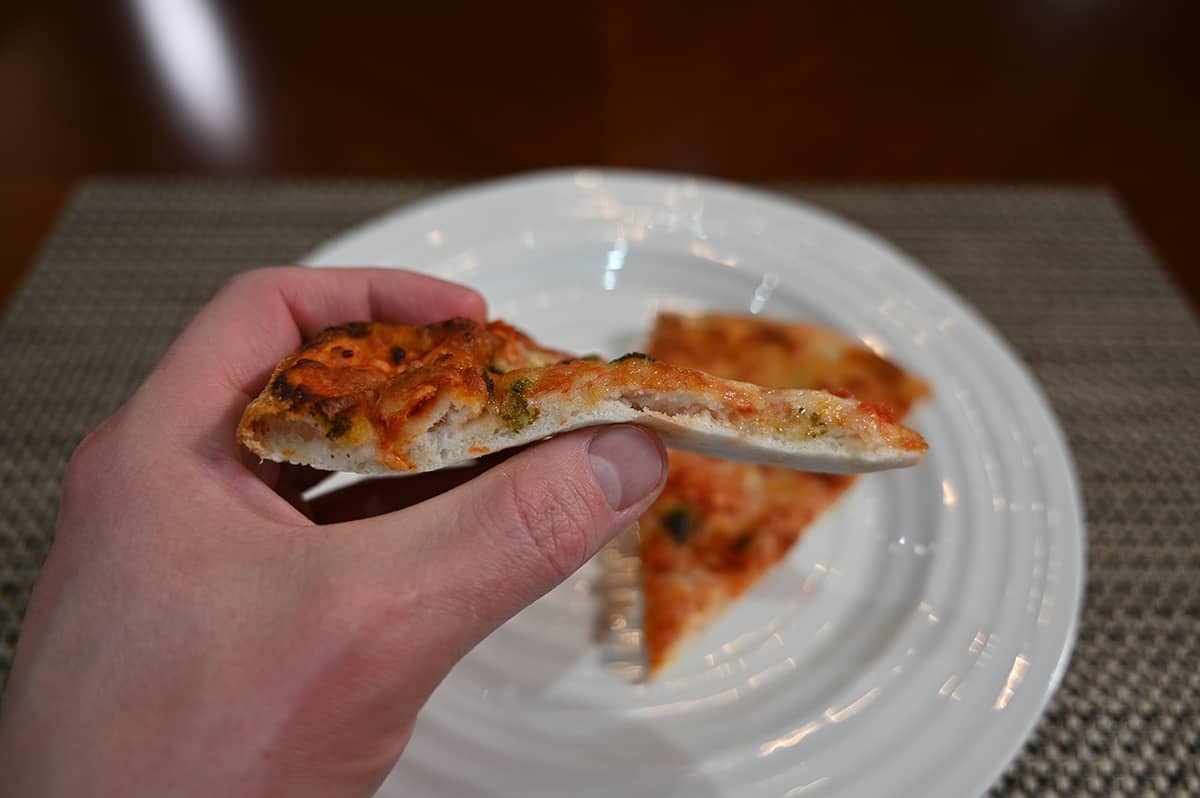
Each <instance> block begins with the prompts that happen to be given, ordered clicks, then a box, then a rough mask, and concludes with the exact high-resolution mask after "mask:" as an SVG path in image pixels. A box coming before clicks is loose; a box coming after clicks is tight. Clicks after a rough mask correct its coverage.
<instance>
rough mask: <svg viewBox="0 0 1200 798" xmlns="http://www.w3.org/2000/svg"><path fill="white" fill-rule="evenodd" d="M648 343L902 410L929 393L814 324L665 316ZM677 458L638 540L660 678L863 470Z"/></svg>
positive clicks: (763, 377)
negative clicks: (817, 469) (831, 470)
mask: <svg viewBox="0 0 1200 798" xmlns="http://www.w3.org/2000/svg"><path fill="white" fill-rule="evenodd" d="M649 352H650V354H651V355H653V356H654V357H656V358H660V359H661V360H663V361H665V362H670V363H672V364H674V365H678V366H684V367H688V368H696V369H703V370H705V371H707V372H711V373H713V374H715V375H718V376H720V377H724V378H729V379H736V380H748V381H753V382H756V383H760V384H762V385H766V386H773V387H777V388H809V389H822V390H828V391H839V392H848V393H850V394H853V395H854V396H856V397H858V398H859V399H862V400H865V401H866V402H869V403H873V404H877V405H881V406H884V407H887V408H890V409H891V411H892V412H894V413H895V414H896V415H897V416H903V415H904V414H905V413H907V412H908V410H909V408H910V407H912V405H913V404H915V403H916V402H917V401H919V400H920V399H921V398H922V397H924V396H926V395H927V394H928V393H929V389H928V387H927V386H926V385H925V384H924V383H923V382H921V380H919V379H917V378H916V377H914V376H912V375H911V374H908V373H906V372H905V371H903V370H902V369H900V368H899V367H897V366H896V365H894V364H892V363H889V362H888V361H887V360H885V359H884V358H882V357H880V356H878V355H876V354H875V353H874V352H872V351H870V350H869V349H867V348H865V347H863V346H862V345H860V344H858V343H857V342H854V341H851V340H849V339H847V338H846V337H845V336H843V335H840V334H839V333H836V332H833V331H831V330H827V329H824V328H820V327H815V326H811V325H800V324H781V323H777V322H772V321H767V320H764V319H759V318H742V317H736V316H720V315H706V316H691V317H686V316H679V315H673V314H663V315H661V316H660V317H659V319H658V323H657V325H656V327H655V330H654V333H653V337H652V340H651V343H650V346H649ZM670 459H671V464H670V471H669V473H668V476H667V483H666V487H665V488H664V489H663V492H662V495H661V496H660V497H659V499H658V500H657V501H656V502H655V503H654V505H653V506H651V508H650V509H649V510H648V511H647V512H646V513H645V514H644V515H643V517H642V519H641V532H640V542H639V549H640V556H641V560H642V590H643V599H644V614H643V621H642V629H643V640H644V649H645V654H646V662H647V666H648V669H649V671H650V674H651V675H652V676H653V675H654V674H655V673H657V672H659V671H660V670H662V668H663V667H665V666H666V665H667V664H669V663H670V662H671V661H672V660H673V659H674V658H675V657H676V656H677V654H678V653H679V651H680V650H681V649H682V648H683V647H685V646H686V645H687V643H688V641H689V640H691V639H694V638H695V637H696V636H697V635H698V634H699V633H701V632H702V631H703V630H704V629H705V628H706V627H707V626H708V625H709V623H710V622H711V621H712V620H713V619H714V618H715V617H716V616H717V615H718V614H719V613H720V612H721V611H722V610H723V609H724V608H725V607H726V606H728V605H729V603H730V602H732V601H733V600H734V599H736V598H737V597H738V596H739V595H741V594H742V593H744V592H745V591H746V590H747V589H748V588H749V587H750V586H751V585H753V584H754V583H755V582H756V581H758V579H759V578H761V577H762V576H763V575H764V574H765V573H766V572H767V571H768V570H769V569H770V568H771V567H772V566H773V565H775V564H776V563H777V562H779V561H780V560H782V559H783V558H784V556H786V555H787V553H788V551H789V550H790V549H791V547H792V545H793V544H794V543H795V542H796V540H797V539H798V538H799V537H800V535H801V533H802V532H803V531H804V529H805V528H806V527H807V526H808V525H809V524H810V523H811V522H812V521H813V520H815V519H816V518H817V517H818V516H819V515H820V514H821V513H822V512H824V511H825V510H826V509H828V508H829V507H830V506H831V505H832V504H833V503H834V502H835V501H836V500H837V498H838V497H839V496H841V495H842V494H843V493H845V491H846V490H847V489H848V488H849V487H850V485H851V484H852V482H853V480H854V477H852V476H849V475H847V474H829V473H811V472H805V471H795V470H790V469H782V468H773V467H771V466H768V465H761V464H753V463H743V462H731V461H728V460H718V459H714V458H711V457H704V456H702V455H697V454H694V453H691V452H684V451H675V450H673V451H671V452H670Z"/></svg>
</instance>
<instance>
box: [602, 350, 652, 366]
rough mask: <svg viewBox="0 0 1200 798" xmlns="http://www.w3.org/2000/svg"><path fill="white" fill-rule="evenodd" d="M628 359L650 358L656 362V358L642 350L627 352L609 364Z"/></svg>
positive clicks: (649, 359)
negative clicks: (643, 352)
mask: <svg viewBox="0 0 1200 798" xmlns="http://www.w3.org/2000/svg"><path fill="white" fill-rule="evenodd" d="M586 359H587V358H585V360H586ZM627 360H648V361H650V362H654V358H652V357H650V356H649V355H645V354H642V353H641V352H627V353H625V354H623V355H621V356H620V357H619V358H616V359H615V360H610V361H609V364H610V365H616V364H617V363H624V362H625V361H627Z"/></svg>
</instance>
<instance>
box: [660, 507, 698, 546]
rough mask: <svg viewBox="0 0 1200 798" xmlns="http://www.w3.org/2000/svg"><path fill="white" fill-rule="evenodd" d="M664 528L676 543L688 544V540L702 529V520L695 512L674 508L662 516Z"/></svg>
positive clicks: (684, 508)
mask: <svg viewBox="0 0 1200 798" xmlns="http://www.w3.org/2000/svg"><path fill="white" fill-rule="evenodd" d="M662 523H663V528H664V529H666V530H667V534H668V535H670V536H671V540H673V541H675V542H676V543H686V542H687V539H688V538H690V537H691V536H692V534H693V533H694V532H696V530H698V529H699V528H700V520H699V518H697V517H696V513H695V511H694V510H690V509H689V508H687V507H683V506H679V507H672V508H671V509H669V510H667V511H666V512H664V513H663V515H662Z"/></svg>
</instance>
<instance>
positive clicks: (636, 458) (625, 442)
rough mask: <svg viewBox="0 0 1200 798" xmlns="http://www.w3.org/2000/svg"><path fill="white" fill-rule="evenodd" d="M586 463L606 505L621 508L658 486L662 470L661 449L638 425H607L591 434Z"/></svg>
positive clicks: (635, 502)
mask: <svg viewBox="0 0 1200 798" xmlns="http://www.w3.org/2000/svg"><path fill="white" fill-rule="evenodd" d="M588 464H589V465H590V466H591V468H592V476H593V477H595V479H596V484H597V485H599V486H600V490H601V491H603V492H604V498H605V500H606V501H607V502H608V506H609V507H611V508H613V509H614V510H624V509H625V508H626V507H630V506H632V505H634V504H637V503H638V502H639V501H640V500H642V499H643V498H645V496H646V494H648V493H650V491H652V490H654V489H655V488H656V487H658V483H659V481H660V480H661V479H662V474H663V465H664V464H663V455H662V449H661V448H660V447H659V445H658V442H657V441H656V440H655V439H654V437H653V436H652V435H651V434H650V433H649V432H646V431H645V430H643V429H641V428H639V427H609V428H606V429H603V430H601V431H600V432H599V433H598V434H597V435H596V437H594V438H592V442H591V444H590V445H589V446H588Z"/></svg>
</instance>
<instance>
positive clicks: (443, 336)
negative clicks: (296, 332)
mask: <svg viewBox="0 0 1200 798" xmlns="http://www.w3.org/2000/svg"><path fill="white" fill-rule="evenodd" d="M617 422H631V423H636V424H642V425H644V426H647V427H649V428H651V429H653V430H655V431H656V432H658V433H660V434H661V435H662V437H663V440H664V442H665V443H666V444H667V445H668V446H672V447H676V448H679V449H686V450H691V451H697V452H704V453H709V454H717V455H720V456H722V457H728V458H735V459H741V460H747V461H752V462H762V463H772V464H776V465H784V466H788V467H791V468H806V469H815V470H821V471H839V472H849V471H874V470H878V469H882V468H894V467H898V466H906V465H912V464H913V463H916V462H917V461H919V460H920V459H921V457H922V456H923V455H924V453H925V441H924V440H923V439H922V438H921V436H920V435H918V434H917V433H915V432H913V431H912V430H910V429H908V428H907V427H904V426H903V425H901V424H899V423H898V422H897V421H896V420H895V418H894V417H893V416H892V414H891V411H890V410H888V409H887V408H886V407H883V406H880V405H874V404H871V403H869V402H861V401H858V400H856V399H850V398H846V397H844V396H836V395H834V394H831V393H826V392H823V391H794V390H775V389H767V388H762V387H760V386H756V385H751V384H749V383H744V382H735V381H732V380H725V379H719V378H717V377H713V376H711V375H709V374H705V373H703V372H701V371H698V370H696V369H692V368H686V367H681V366H676V365H670V364H667V363H662V362H658V361H656V360H654V359H652V358H649V357H647V356H645V355H641V354H636V353H634V354H630V355H626V356H624V357H620V358H617V359H616V360H613V361H610V362H604V361H602V360H598V359H595V360H594V359H588V358H584V359H576V358H572V357H571V356H570V355H568V354H567V353H565V352H559V351H556V350H552V349H546V348H544V347H541V346H540V345H538V344H537V343H535V342H534V341H533V340H532V339H530V338H529V337H528V336H526V335H525V334H523V333H521V332H520V331H518V330H517V329H515V328H513V327H511V326H510V325H508V324H505V323H504V322H500V321H494V322H491V323H490V324H487V325H480V324H477V323H475V322H472V321H469V320H466V319H453V320H450V321H446V322H442V323H440V324H434V325H429V326H425V327H414V326H407V325H397V324H382V323H367V322H359V323H353V324H347V325H344V326H341V327H334V328H331V329H329V330H326V331H325V332H323V333H321V334H320V335H318V336H317V337H316V338H315V339H314V340H312V341H311V342H309V343H308V344H306V345H305V346H304V347H303V348H302V349H301V350H300V351H298V352H296V353H295V354H293V355H290V356H289V357H287V358H285V359H284V360H283V361H282V362H281V363H280V364H279V365H278V367H276V369H275V372H274V373H273V374H272V375H271V378H270V380H269V382H268V384H267V386H266V388H264V389H263V391H262V393H261V394H260V395H259V396H258V397H257V398H256V399H255V400H254V401H253V402H251V403H250V405H249V406H248V407H247V408H246V411H245V413H244V415H243V417H242V421H241V424H240V425H239V426H238V439H239V440H240V441H241V442H242V444H244V445H245V446H246V447H247V448H248V449H250V450H251V451H252V452H254V453H255V454H257V455H259V456H260V457H263V458H267V459H270V460H277V461H287V462H293V463H301V464H305V465H310V466H314V467H317V468H324V469H338V470H343V471H356V472H359V473H386V472H395V471H406V472H420V471H431V470H435V469H438V468H443V467H446V466H450V465H454V464H456V463H460V462H463V461H465V460H470V459H473V458H475V457H478V456H479V455H481V454H486V453H488V452H492V451H498V450H500V449H506V448H510V447H514V446H521V445H523V444H527V443H530V442H533V441H536V440H540V439H541V438H544V437H546V436H548V435H552V434H555V433H559V432H565V431H567V430H571V429H575V428H578V427H584V426H590V425H594V424H607V423H617Z"/></svg>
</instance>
